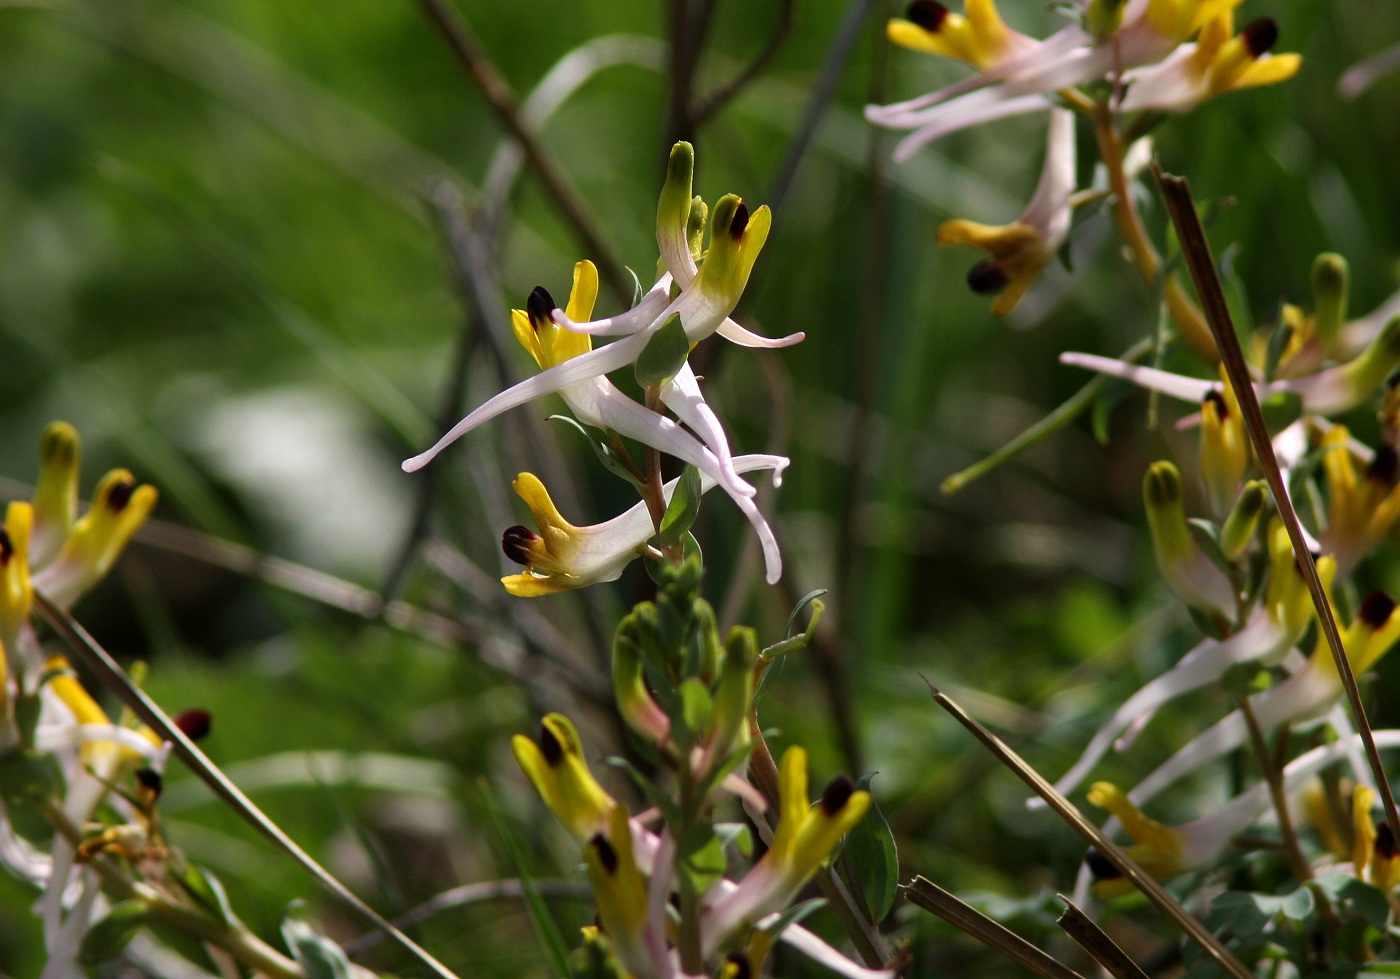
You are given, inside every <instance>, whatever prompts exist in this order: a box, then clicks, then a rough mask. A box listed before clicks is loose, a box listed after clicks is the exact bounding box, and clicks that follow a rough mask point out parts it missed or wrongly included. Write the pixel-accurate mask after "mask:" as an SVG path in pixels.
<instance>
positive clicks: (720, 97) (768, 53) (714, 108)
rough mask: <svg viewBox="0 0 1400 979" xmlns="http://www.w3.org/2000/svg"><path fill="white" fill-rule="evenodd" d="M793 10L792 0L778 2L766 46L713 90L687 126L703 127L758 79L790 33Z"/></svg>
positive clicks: (692, 115) (794, 0) (794, 4)
mask: <svg viewBox="0 0 1400 979" xmlns="http://www.w3.org/2000/svg"><path fill="white" fill-rule="evenodd" d="M796 7H797V3H796V0H782V8H781V10H779V12H778V23H777V24H776V25H774V27H773V33H772V34H770V35H768V42H767V43H766V44H764V45H763V49H762V50H761V51H759V52H758V54H756V55H754V57H753V60H752V61H750V62H749V63H748V64H747V65H745V66H744V67H743V68H741V69H740V70H739V72H738V74H736V75H735V76H734V77H733V78H731V79H729V80H728V81H727V82H722V83H721V84H719V85H717V86H715V88H713V89H711V91H710V94H709V95H706V96H705V98H704V100H703V101H701V103H700V104H699V105H698V106H696V107H695V108H694V109H692V110H691V114H690V117H691V126H692V127H699V126H702V125H704V123H705V120H707V119H709V118H710V116H712V115H714V114H715V113H716V112H718V111H719V110H720V109H721V108H722V107H723V106H724V104H725V103H726V102H728V101H729V100H730V99H732V98H733V97H734V96H736V95H738V94H739V93H740V92H741V91H743V88H744V86H745V85H747V84H748V83H749V82H751V81H753V80H754V79H755V78H757V77H758V74H759V72H761V71H763V69H764V68H765V67H766V66H767V64H768V62H770V61H772V60H773V57H774V56H775V55H776V54H777V53H778V51H779V50H780V49H781V48H782V46H783V42H784V41H786V40H787V37H788V35H789V34H791V33H792V25H793V23H794V22H795V21H796V19H797V18H796V17H795V16H794V13H795V10H796Z"/></svg>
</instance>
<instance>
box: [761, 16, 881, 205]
mask: <svg viewBox="0 0 1400 979" xmlns="http://www.w3.org/2000/svg"><path fill="white" fill-rule="evenodd" d="M879 2H880V0H851V5H850V6H849V7H847V8H846V16H845V18H844V19H843V20H842V21H841V24H840V26H839V27H837V28H836V34H835V36H834V37H832V39H831V47H830V48H828V49H827V52H826V60H825V61H824V62H822V70H821V74H820V75H818V76H817V81H816V84H815V85H813V86H812V95H811V97H810V98H809V99H808V100H807V106H806V108H804V109H803V110H802V118H801V119H800V120H799V121H798V123H797V129H796V131H795V132H794V133H793V135H792V141H791V142H789V143H788V150H787V156H785V157H784V158H783V165H782V167H781V168H780V169H779V170H778V179H777V180H775V181H773V190H772V192H771V193H770V194H769V195H768V206H769V207H770V208H772V210H773V214H774V215H775V216H776V215H777V214H778V213H779V212H780V211H781V210H782V208H783V204H784V202H785V201H786V200H787V195H788V192H789V191H791V190H792V185H793V183H794V182H796V180H797V171H798V170H799V169H801V167H802V161H803V159H804V158H805V157H806V155H807V150H808V148H810V146H811V145H812V138H813V137H814V136H815V135H816V133H817V126H818V125H819V124H820V123H821V121H822V116H824V115H825V114H826V110H827V107H828V106H830V105H831V100H832V99H833V98H834V97H835V96H836V83H837V82H839V81H840V80H841V72H842V71H844V70H845V68H846V62H847V60H848V59H849V58H850V57H851V51H852V50H853V49H854V48H855V45H856V40H857V39H858V38H859V37H860V32H861V29H862V28H863V27H864V26H865V21H866V18H867V17H869V16H870V12H871V11H872V10H874V9H875V7H876V5H877V4H878V3H879Z"/></svg>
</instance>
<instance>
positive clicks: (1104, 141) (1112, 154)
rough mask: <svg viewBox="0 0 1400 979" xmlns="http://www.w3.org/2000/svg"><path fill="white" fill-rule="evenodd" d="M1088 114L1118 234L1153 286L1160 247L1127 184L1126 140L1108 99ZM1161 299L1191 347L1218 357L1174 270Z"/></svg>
mask: <svg viewBox="0 0 1400 979" xmlns="http://www.w3.org/2000/svg"><path fill="white" fill-rule="evenodd" d="M1089 115H1090V118H1091V119H1093V122H1094V135H1095V137H1096V138H1097V140H1098V144H1099V156H1100V158H1101V159H1102V160H1103V165H1104V170H1105V171H1106V172H1107V174H1108V186H1109V190H1110V191H1111V192H1112V194H1113V198H1114V200H1115V201H1116V202H1117V206H1116V207H1115V208H1114V209H1113V216H1114V220H1115V221H1116V222H1117V224H1118V233H1119V234H1120V235H1122V236H1123V241H1124V243H1125V244H1126V245H1127V246H1128V250H1129V251H1130V252H1131V253H1132V257H1133V265H1134V266H1136V268H1137V270H1138V274H1139V275H1140V276H1142V280H1143V282H1145V283H1146V284H1147V285H1148V286H1149V287H1150V286H1152V285H1153V284H1154V283H1156V281H1157V277H1158V276H1159V275H1161V273H1162V259H1161V257H1160V256H1159V255H1158V254H1157V249H1156V248H1155V247H1153V245H1152V240H1151V239H1150V238H1149V237H1148V236H1147V230H1146V229H1145V228H1144V227H1143V224H1142V218H1141V217H1140V216H1139V215H1138V211H1137V208H1136V207H1135V206H1134V205H1133V195H1132V192H1131V189H1130V188H1129V186H1128V174H1127V171H1126V170H1125V169H1124V166H1123V141H1122V139H1121V138H1120V137H1119V134H1118V128H1117V126H1116V125H1115V124H1114V121H1113V111H1112V109H1111V108H1110V107H1109V105H1108V103H1107V102H1105V101H1103V100H1100V101H1097V102H1095V103H1094V104H1093V106H1092V107H1091V108H1090V109H1089ZM1162 301H1163V302H1165V303H1166V305H1167V311H1168V312H1169V313H1170V314H1171V317H1172V319H1173V320H1174V321H1176V324H1177V327H1178V328H1179V329H1180V330H1181V335H1182V337H1183V338H1184V339H1185V340H1186V342H1187V343H1188V344H1190V345H1191V349H1193V350H1195V351H1196V352H1197V353H1198V354H1200V355H1201V356H1202V357H1205V358H1207V359H1208V360H1211V361H1215V360H1219V359H1220V354H1219V353H1218V352H1217V351H1216V348H1215V340H1214V338H1212V337H1211V334H1210V327H1209V326H1207V325H1206V321H1205V317H1204V316H1203V315H1202V314H1201V310H1200V308H1199V307H1197V305H1196V304H1195V303H1194V302H1192V301H1191V298H1190V297H1189V296H1188V295H1186V292H1185V290H1183V289H1182V288H1181V285H1180V283H1178V282H1177V280H1176V276H1175V275H1173V274H1171V273H1167V274H1166V275H1165V276H1164V277H1163V281H1162Z"/></svg>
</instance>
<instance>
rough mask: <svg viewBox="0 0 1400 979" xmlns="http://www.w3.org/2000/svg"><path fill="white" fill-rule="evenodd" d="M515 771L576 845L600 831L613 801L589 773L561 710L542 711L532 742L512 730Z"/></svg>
mask: <svg viewBox="0 0 1400 979" xmlns="http://www.w3.org/2000/svg"><path fill="white" fill-rule="evenodd" d="M510 746H511V750H512V751H513V752H514V753H515V760H516V762H517V763H518V764H519V765H520V769H521V771H523V772H524V773H525V776H526V777H527V778H529V780H530V782H531V784H532V785H534V787H535V791H536V792H538V793H539V794H540V798H542V799H543V800H544V803H545V805H547V806H549V809H550V811H551V812H553V813H554V815H555V818H557V819H558V820H559V822H561V823H563V824H564V828H565V829H567V830H568V831H569V833H570V835H572V836H573V837H574V839H576V840H578V841H579V842H580V843H581V842H583V841H585V840H588V839H590V838H592V837H593V836H594V835H595V834H597V833H601V832H603V831H605V830H606V829H607V828H608V826H609V819H610V817H611V815H612V811H613V809H614V808H616V806H617V802H616V801H615V800H614V799H613V797H612V796H610V795H608V794H607V792H605V791H603V787H602V786H601V785H599V784H598V781H597V780H596V779H595V778H594V777H593V773H592V772H590V771H589V770H588V762H587V761H586V760H584V757H583V741H582V739H580V738H579V736H578V728H576V727H574V724H573V722H572V721H570V720H569V719H568V718H567V717H565V716H564V715H563V714H546V715H545V716H544V718H543V719H542V720H541V721H540V735H539V740H538V741H532V740H531V739H530V738H528V737H526V736H525V735H523V734H517V735H516V736H515V737H514V738H512V739H511V742H510Z"/></svg>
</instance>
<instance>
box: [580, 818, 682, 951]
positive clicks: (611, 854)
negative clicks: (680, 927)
mask: <svg viewBox="0 0 1400 979" xmlns="http://www.w3.org/2000/svg"><path fill="white" fill-rule="evenodd" d="M583 862H584V864H585V866H586V867H587V868H588V882H589V884H591V885H592V887H593V895H594V898H595V900H596V901H597V903H598V920H599V921H600V922H601V923H602V926H603V930H604V931H605V932H606V933H607V936H608V939H609V940H610V941H611V942H612V945H613V948H614V950H615V951H616V953H617V957H618V958H619V959H621V960H622V962H623V964H624V965H626V966H627V968H628V970H629V971H630V972H631V973H632V974H633V975H634V976H638V977H644V976H652V975H655V974H656V972H657V970H656V963H655V961H654V959H653V957H652V954H651V949H652V948H653V947H656V945H657V939H658V937H659V936H655V935H651V936H649V935H648V934H647V932H648V930H649V929H650V928H652V923H651V922H650V920H649V917H648V914H647V881H646V878H645V877H644V876H643V875H642V872H641V870H639V869H638V867H637V861H636V858H635V856H634V855H633V846H632V827H631V821H630V816H629V815H628V812H627V808H626V807H625V806H621V805H619V806H615V807H613V810H612V813H611V814H610V815H609V816H608V832H607V833H606V834H604V833H602V832H598V833H595V834H593V836H592V837H590V838H589V840H588V842H587V843H586V844H585V845H584V848H583ZM660 926H661V927H662V928H664V927H665V925H664V922H663V923H660ZM660 947H661V948H663V949H664V948H665V944H664V941H662V942H661V944H660Z"/></svg>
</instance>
